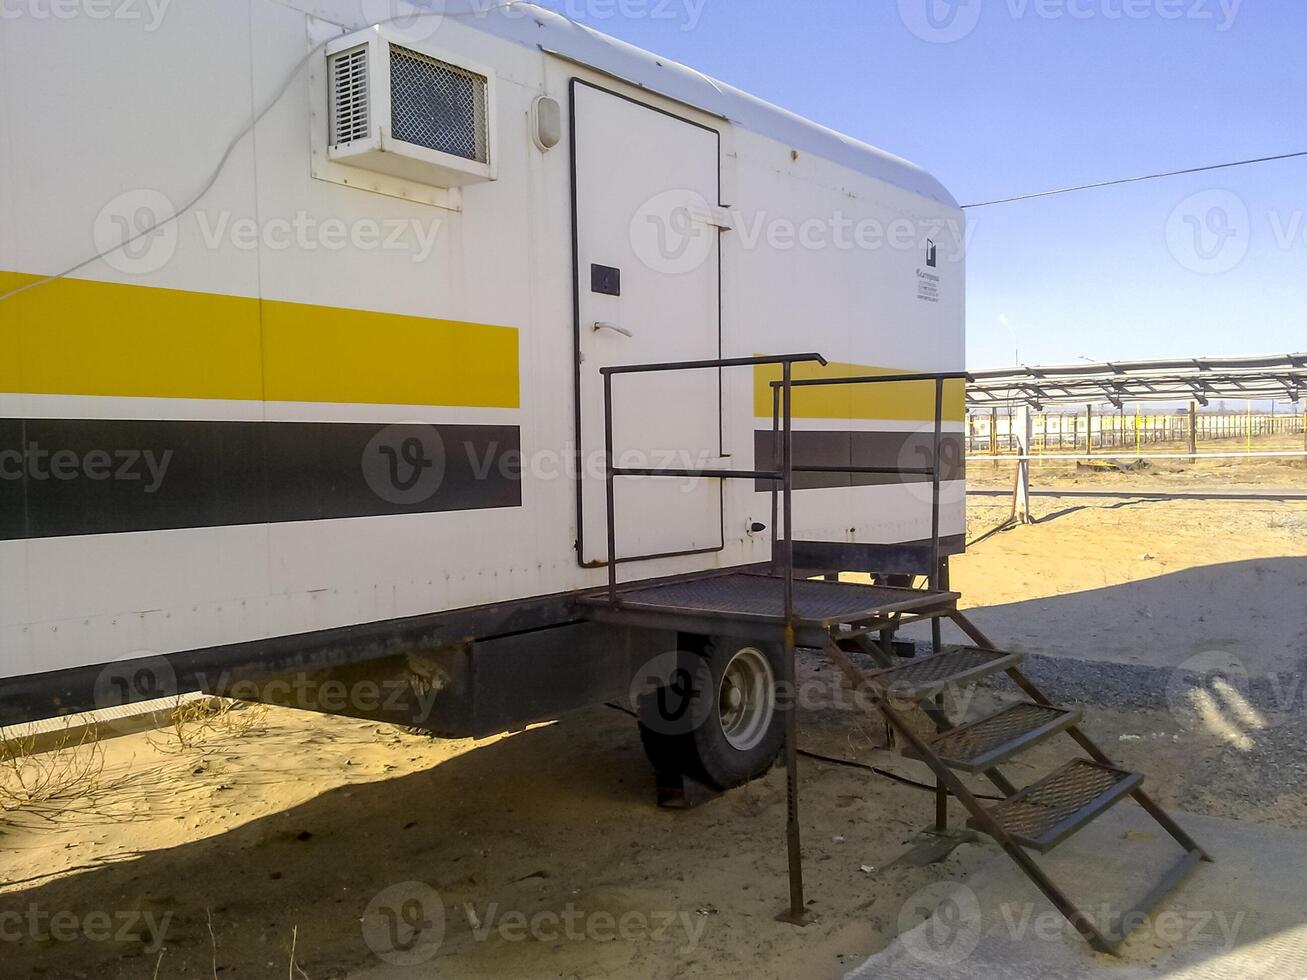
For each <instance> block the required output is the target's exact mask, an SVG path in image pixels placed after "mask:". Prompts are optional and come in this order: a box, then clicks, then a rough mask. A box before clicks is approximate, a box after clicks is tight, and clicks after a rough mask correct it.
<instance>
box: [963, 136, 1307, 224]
mask: <svg viewBox="0 0 1307 980" xmlns="http://www.w3.org/2000/svg"><path fill="white" fill-rule="evenodd" d="M1300 157H1307V150H1303V151H1301V152H1299V153H1283V154H1280V155H1279V156H1273V157H1258V158H1257V159H1255V160H1236V161H1235V162H1234V163H1217V164H1213V165H1212V166H1209V167H1191V168H1190V169H1188V170H1172V171H1169V172H1167V173H1164V174H1144V175H1143V176H1140V177H1120V178H1118V179H1116V180H1101V181H1098V182H1097V183H1094V184H1080V185H1078V186H1076V187H1062V188H1059V189H1058V190H1052V191H1039V192H1038V193H1036V194H1019V195H1017V196H1016V197H1004V198H1001V199H999V200H997V201H982V202H981V203H979V204H964V205H962V208H963V210H970V209H971V208H988V207H993V206H994V205H996V204H1015V203H1016V202H1018V201H1033V200H1035V199H1036V198H1041V197H1055V196H1057V195H1059V194H1074V193H1075V192H1077V191H1090V190H1096V189H1098V188H1100V187H1115V186H1117V185H1119V184H1138V183H1140V182H1142V181H1145V180H1161V179H1163V178H1165V177H1183V176H1185V175H1187V174H1203V173H1211V172H1212V171H1215V170H1229V169H1231V168H1232V167H1251V166H1252V165H1253V164H1257V163H1275V162H1277V161H1280V160H1296V159H1298V158H1300Z"/></svg>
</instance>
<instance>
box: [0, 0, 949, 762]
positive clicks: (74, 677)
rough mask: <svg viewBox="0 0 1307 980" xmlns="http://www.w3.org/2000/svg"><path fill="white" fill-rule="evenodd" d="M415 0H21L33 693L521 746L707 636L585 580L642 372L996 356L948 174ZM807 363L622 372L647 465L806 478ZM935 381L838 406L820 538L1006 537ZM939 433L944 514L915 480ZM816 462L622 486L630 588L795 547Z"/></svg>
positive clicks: (890, 364)
mask: <svg viewBox="0 0 1307 980" xmlns="http://www.w3.org/2000/svg"><path fill="white" fill-rule="evenodd" d="M373 7H374V4H373V3H371V2H369V0H254V2H252V3H248V4H245V3H241V4H233V3H231V2H229V0H191V2H187V3H184V4H183V3H177V4H172V5H167V4H163V5H156V8H151V9H159V10H160V14H159V16H158V17H157V18H154V19H152V18H146V17H142V18H120V17H117V16H113V17H108V18H104V17H101V16H91V14H90V12H89V11H90V6H89V5H88V7H87V10H88V12H87V13H80V14H78V15H76V16H71V17H69V18H56V17H37V16H32V15H26V16H24V15H19V16H16V17H12V18H9V17H7V18H4V19H0V91H2V92H3V95H2V96H0V161H3V167H2V174H3V177H2V179H0V724H8V723H15V722H21V721H27V720H32V719H37V718H42V717H48V716H52V715H56V714H61V713H67V712H71V711H77V710H84V709H88V708H93V707H97V706H103V705H106V704H112V703H118V702H121V701H124V700H136V699H145V698H148V697H153V696H158V695H159V694H161V693H169V692H171V691H173V690H192V689H203V690H210V691H218V692H223V693H235V694H237V695H238V696H246V697H251V698H261V699H264V700H272V701H277V702H279V703H289V704H294V705H296V706H299V707H309V708H313V709H315V710H327V711H339V712H342V713H347V714H354V715H362V716H364V717H378V718H386V719H389V720H399V721H403V722H404V723H409V724H419V725H422V726H423V727H426V728H429V729H430V730H432V731H435V732H438V733H441V734H447V735H482V734H488V733H490V732H495V731H502V730H507V729H510V728H513V727H516V726H519V725H523V724H526V723H529V722H532V721H536V720H540V719H544V718H550V717H556V716H557V715H559V714H561V713H562V712H564V711H566V710H569V709H571V708H575V707H579V706H583V705H587V704H591V703H595V702H598V701H601V700H604V699H607V698H610V697H612V696H614V694H617V693H621V692H623V691H625V690H626V689H627V687H628V685H629V684H630V682H631V680H632V677H633V675H634V674H635V673H636V672H637V668H638V667H639V666H640V665H641V664H643V663H644V662H645V661H647V660H648V659H649V658H650V657H652V656H654V655H655V654H657V653H660V652H662V651H664V650H669V649H673V648H683V647H684V646H685V645H686V643H685V637H684V635H682V636H680V637H678V636H676V635H675V633H670V634H669V633H668V632H667V631H666V630H661V631H660V630H656V629H641V628H637V627H632V626H630V625H613V624H611V623H608V624H605V623H603V622H598V621H596V617H592V616H590V615H587V614H586V613H585V612H584V610H581V611H578V606H577V605H576V603H575V599H576V597H577V596H578V595H582V594H585V593H586V592H587V591H588V590H594V589H597V588H602V587H603V586H604V584H605V582H606V581H607V576H608V567H607V566H608V559H609V554H608V547H607V532H608V525H607V521H606V512H605V511H606V507H605V465H606V462H607V461H608V456H607V455H606V453H605V446H604V416H603V404H602V400H603V385H602V381H601V374H600V371H601V369H602V368H604V367H608V366H613V365H628V364H643V363H649V362H679V361H687V360H704V359H707V360H717V359H729V358H741V357H753V356H757V355H774V354H784V353H790V352H795V351H815V352H820V353H821V354H823V355H825V356H826V358H827V359H828V360H829V361H830V362H831V363H830V365H829V366H828V367H825V368H823V367H821V366H820V365H818V364H815V363H809V362H801V363H798V364H796V365H795V367H794V370H795V377H796V378H798V379H815V378H819V377H832V376H843V375H868V374H878V375H879V374H885V373H893V372H919V373H929V374H935V373H941V372H958V371H960V370H961V369H962V367H963V357H964V352H963V347H964V328H963V322H964V314H963V310H964V261H963V259H964V247H963V244H964V240H965V235H964V233H963V229H964V225H963V217H962V212H961V211H960V210H959V209H958V207H957V205H956V202H955V201H954V200H953V199H952V197H950V196H949V194H948V192H947V191H945V190H944V188H943V187H941V186H940V184H939V183H938V182H936V181H935V180H934V179H932V178H931V177H929V176H928V175H927V174H925V173H923V172H922V171H921V170H919V169H917V168H916V167H914V166H912V165H910V164H908V163H906V162H904V161H902V160H900V159H897V158H895V157H892V156H890V155H888V154H885V153H882V152H880V151H878V150H876V149H873V148H871V147H869V146H866V145H864V144H862V143H859V142H857V141H855V140H852V139H849V138H847V137H844V136H841V135H839V134H836V133H834V132H831V131H829V130H827V129H824V128H822V127H820V126H818V125H815V124H813V123H811V122H808V121H806V120H803V119H800V118H798V117H796V116H794V115H792V114H790V113H787V112H785V111H783V110H781V109H778V108H776V107H774V106H771V105H768V104H766V103H763V102H761V101H759V100H757V99H754V98H752V97H750V96H748V95H745V94H744V93H742V92H739V91H737V90H735V89H732V88H731V87H729V86H727V85H725V84H722V83H720V82H716V81H714V80H712V79H710V78H707V77H706V76H704V75H703V74H701V73H699V72H697V71H694V70H693V69H690V68H686V67H683V66H681V65H678V64H674V63H672V62H670V61H668V60H666V59H662V58H658V57H656V56H654V55H652V54H649V53H647V52H644V51H640V50H638V49H635V48H633V47H631V46H629V45H626V44H624V43H621V42H619V41H616V40H613V39H611V38H608V37H604V36H602V35H600V34H598V33H596V32H595V31H593V30H591V29H589V28H586V27H583V26H580V25H578V24H575V23H572V22H570V21H568V20H566V19H564V18H562V17H560V16H558V15H556V14H554V13H551V12H549V11H546V10H544V9H541V8H538V7H535V6H532V5H530V4H526V3H507V4H487V3H474V4H472V5H471V6H464V7H462V8H458V9H456V5H449V6H448V7H446V5H443V4H438V5H432V6H427V7H424V6H423V5H421V4H418V5H417V6H416V7H411V8H410V7H407V6H405V5H402V4H401V5H400V6H399V7H398V8H397V11H396V12H395V13H394V14H387V15H385V19H384V20H383V21H382V22H380V23H377V22H376V20H375V18H376V16H377V15H376V14H375V13H374V12H373V11H372V9H371V8H373ZM380 7H381V9H382V10H383V11H385V10H388V9H389V8H390V5H389V4H386V3H382V4H380ZM96 9H97V10H99V9H100V8H99V5H96ZM780 371H781V368H780V367H779V366H778V365H776V364H761V363H760V364H757V365H753V366H751V367H749V368H744V369H735V370H725V369H723V370H709V371H697V372H668V373H659V374H641V375H629V376H622V377H621V378H620V379H618V381H617V383H616V390H615V393H614V400H615V407H614V416H613V421H614V439H615V445H614V460H615V462H616V463H617V465H619V466H623V467H627V468H637V469H638V468H642V467H643V468H658V469H667V468H674V469H676V468H679V469H683V470H702V469H710V470H718V469H733V470H742V471H750V470H765V469H767V468H768V465H767V464H768V460H769V459H770V457H771V454H772V450H773V449H775V448H776V447H775V443H774V440H773V435H772V404H773V402H772V392H773V387H772V383H773V382H774V381H776V380H777V379H778V378H779V377H780ZM935 387H936V386H935V385H934V384H933V383H931V382H930V381H929V380H921V381H915V382H905V383H902V384H890V385H874V386H864V387H840V386H835V387H813V388H809V389H798V390H796V391H795V395H794V397H795V401H794V419H795V421H794V428H795V432H794V460H795V461H796V462H798V463H800V464H802V463H807V464H808V465H809V468H810V471H809V472H806V473H801V474H800V475H799V477H798V483H797V484H796V487H797V491H798V492H797V493H796V494H795V496H794V533H793V534H792V535H790V537H791V538H792V539H793V540H794V548H795V553H796V561H797V562H798V564H799V566H800V567H802V568H804V569H808V570H811V571H821V572H831V571H838V570H855V569H856V570H862V571H869V572H874V573H878V574H887V575H888V574H896V573H898V574H904V573H917V574H927V573H931V572H934V571H935V570H936V568H935V567H932V566H931V560H930V556H931V555H932V548H931V544H930V542H931V539H932V536H933V535H932V531H933V530H938V541H939V545H940V548H939V551H938V552H937V553H938V554H942V555H948V554H950V553H956V552H957V551H959V550H960V549H961V547H962V533H963V529H964V513H963V510H964V486H963V472H962V451H961V433H962V424H963V391H962V383H961V382H960V381H949V382H948V383H947V385H945V387H944V394H945V397H944V400H943V403H942V419H943V424H942V427H941V431H942V441H941V443H939V444H938V445H937V444H936V442H935V432H936V418H935V397H934V396H935ZM940 445H942V447H943V451H942V453H937V450H938V449H939V446H940ZM933 454H935V455H936V457H937V458H938V459H939V460H941V461H942V464H941V467H940V468H939V477H940V479H939V486H938V500H939V507H938V516H939V521H938V527H937V528H932V511H933V508H932V502H933V500H934V499H935V497H936V493H935V491H936V488H935V487H934V486H933V485H932V480H931V479H930V477H929V476H926V475H924V474H922V473H918V474H916V475H912V476H904V475H903V474H901V473H898V472H889V471H898V470H902V469H914V468H916V469H920V468H922V467H924V466H926V464H928V463H929V462H930V461H931V459H932V456H933ZM823 466H824V467H826V468H827V469H826V470H824V471H820V472H818V471H817V470H818V469H819V468H820V467H823ZM843 466H850V467H862V468H864V470H876V469H879V470H884V471H886V472H878V473H869V472H863V473H861V474H858V473H853V474H850V473H848V472H835V471H836V470H838V469H840V468H841V467H843ZM771 489H772V488H771V486H769V485H768V484H767V483H765V482H753V481H740V480H721V479H692V478H688V477H687V478H685V479H680V480H667V479H646V480H631V479H627V480H621V481H620V482H619V485H618V487H617V491H616V499H615V504H616V513H617V514H618V522H617V524H616V526H615V528H614V531H615V538H616V547H617V551H618V556H619V559H620V560H621V564H620V578H621V580H622V581H623V582H628V583H629V582H647V581H661V580H671V579H679V578H685V577H687V576H688V577H693V576H697V575H704V574H709V573H715V572H718V571H721V570H729V569H740V568H749V567H754V566H760V565H764V564H765V563H768V562H770V561H771V560H772V558H773V554H772V551H773V533H774V531H775V528H774V527H773V526H772V525H773V523H774V522H773V520H772V518H771V498H772V495H771V492H770V491H771ZM641 556H658V557H653V558H642V557H641ZM701 639H702V643H700V644H699V646H698V647H697V649H698V650H699V652H700V653H703V652H704V650H706V649H708V647H709V646H712V641H711V640H707V639H703V638H701ZM695 642H698V641H695ZM692 645H693V644H692ZM736 652H737V651H734V650H728V651H727V652H726V654H725V655H724V656H725V658H726V659H725V660H724V661H723V663H722V664H721V665H719V666H720V667H721V669H725V668H726V667H727V666H729V665H730V664H732V663H737V661H735V660H733V659H732V657H734V655H735V653H736ZM747 659H748V658H746V660H745V661H739V662H738V663H737V666H736V667H733V668H731V669H736V670H747V669H755V670H760V671H762V674H760V675H757V676H763V677H770V676H771V675H770V674H768V673H767V671H766V669H765V668H764V666H763V665H760V664H759V663H756V662H755V663H753V664H752V668H750V664H749V663H748V662H746V661H747ZM714 669H717V668H714ZM288 676H295V677H297V678H299V680H300V681H301V682H302V683H298V684H296V685H285V684H283V685H282V686H281V687H280V688H274V687H269V685H268V681H269V679H276V678H282V679H284V678H286V677H288ZM327 678H330V679H333V680H339V679H342V678H343V679H346V680H350V679H352V680H354V681H360V682H361V681H365V680H376V679H381V678H385V679H388V680H392V681H394V682H395V683H396V684H397V685H398V687H397V688H396V690H397V691H399V690H402V692H403V694H402V697H397V698H395V699H383V701H384V702H385V703H382V704H373V703H361V702H360V701H358V700H357V699H350V698H346V699H345V700H344V702H342V703H339V704H331V703H328V702H327V700H326V699H325V698H324V697H323V696H322V694H321V690H320V685H321V683H322V681H323V680H324V679H327ZM246 682H248V683H249V684H251V685H253V686H252V687H249V688H246V689H245V690H244V691H242V689H241V686H240V685H241V684H243V683H246ZM714 682H716V681H714ZM423 698H425V700H423ZM419 701H420V702H421V703H420V704H419ZM768 710H770V709H768ZM753 721H754V722H757V721H758V719H757V718H755V719H754V720H753ZM763 722H764V728H767V729H768V730H771V728H773V727H774V726H772V718H771V716H770V715H767V716H766V717H765V718H763ZM744 741H745V742H747V739H746V740H744ZM741 744H744V743H741ZM762 749H763V750H764V751H766V752H770V754H771V755H774V754H775V750H776V743H775V742H774V741H773V740H771V739H768V740H766V743H765V744H764V745H762ZM756 754H757V753H755V755H756ZM764 761H765V762H766V763H770V757H768V758H767V759H765V760H764ZM745 768H746V769H747V770H748V773H746V775H752V774H755V773H756V771H757V770H758V768H759V767H758V764H757V760H754V761H751V762H749V763H748V764H747V765H746V766H745ZM742 772H743V770H742Z"/></svg>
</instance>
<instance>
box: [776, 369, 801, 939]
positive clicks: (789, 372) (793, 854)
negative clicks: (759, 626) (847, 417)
mask: <svg viewBox="0 0 1307 980" xmlns="http://www.w3.org/2000/svg"><path fill="white" fill-rule="evenodd" d="M793 381H794V365H793V364H792V363H791V362H789V361H786V362H785V364H784V365H783V375H782V388H783V389H784V390H783V391H782V398H783V401H784V404H783V408H782V411H783V414H784V431H783V433H782V435H781V440H782V442H781V473H782V477H783V479H782V487H781V492H782V495H783V497H784V503H783V506H784V510H785V547H784V551H783V552H782V555H783V561H782V562H781V565H782V568H783V570H784V573H785V583H784V594H785V649H784V652H783V655H782V656H783V658H784V671H785V696H786V698H787V699H788V702H789V703H788V704H787V705H786V706H785V796H786V821H785V842H786V850H787V854H788V858H789V870H790V909H789V914H788V916H786V918H787V919H788V921H790V922H792V923H794V924H795V925H803V924H804V923H805V922H806V921H807V918H806V913H807V908H806V905H805V902H804V900H803V850H802V842H801V840H800V836H799V692H798V690H797V687H798V682H797V677H798V667H797V664H796V662H795V657H796V650H795V638H794V399H793V395H794V389H793ZM773 540H774V538H773Z"/></svg>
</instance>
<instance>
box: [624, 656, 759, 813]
mask: <svg viewBox="0 0 1307 980" xmlns="http://www.w3.org/2000/svg"><path fill="white" fill-rule="evenodd" d="M680 646H681V647H682V649H681V651H680V652H678V653H677V654H676V655H675V658H676V660H675V669H674V671H668V669H667V668H664V670H663V676H664V678H665V679H666V680H668V681H669V682H668V683H666V684H664V686H663V687H661V688H659V689H658V690H656V691H650V692H647V693H645V694H644V695H642V696H641V697H640V698H639V700H638V706H639V712H638V713H639V717H640V739H641V741H642V742H643V743H644V749H645V754H646V755H648V757H649V761H650V762H651V763H653V766H654V768H655V769H656V770H657V771H659V772H661V773H667V774H679V775H686V776H689V777H692V778H694V779H697V780H699V781H701V782H703V783H705V784H706V785H708V786H712V787H715V788H716V789H719V790H728V789H733V788H735V787H737V786H742V785H744V784H745V783H748V782H751V781H753V780H755V779H758V778H760V777H762V776H764V775H766V774H767V772H768V770H770V769H771V767H772V764H773V763H774V762H775V761H776V758H777V756H778V755H780V751H781V748H782V747H783V745H784V742H785V716H784V713H783V712H782V711H781V709H780V707H779V705H778V704H777V690H776V688H777V684H778V683H779V681H780V678H781V677H782V670H781V665H782V661H781V655H782V654H781V651H780V649H779V648H777V647H775V646H771V645H764V644H757V643H746V642H743V641H739V640H731V639H724V638H712V639H709V638H706V637H688V636H686V637H682V638H681V643H680Z"/></svg>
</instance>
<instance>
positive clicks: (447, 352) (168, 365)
mask: <svg viewBox="0 0 1307 980" xmlns="http://www.w3.org/2000/svg"><path fill="white" fill-rule="evenodd" d="M39 278H40V277H37V276H27V275H20V274H17V273H7V272H0V295H3V294H4V293H7V292H9V291H10V290H13V289H17V288H20V287H22V286H25V285H27V284H29V283H32V282H36V281H37V280H38V279H39ZM0 391H3V392H10V393H17V394H47V395H116V396H121V397H143V398H209V399H223V400H228V399H230V400H238V401H258V400H267V401H298V402H336V403H344V404H391V405H450V406H466V407H476V408H518V407H520V404H521V396H520V387H519V365H518V331H517V330H516V329H515V328H512V327H497V326H489V325H486V324H479V323H460V322H457V321H452V320H436V319H428V318H426V317H416V316H401V315H397V314H389V313H372V312H367V311H363V310H346V309H338V308H335V307H326V306H308V305H304V304H300V303H282V302H274V301H268V300H258V299H251V298H248V297H240V296H222V295H218V294H214V293H196V292H186V291H182V290H176V289H155V288H152V287H144V286H132V285H122V284H118V283H104V282H91V281H89V280H83V279H62V280H59V281H58V282H53V283H48V284H46V285H42V286H37V287H35V288H33V289H29V290H27V291H26V292H23V293H20V294H18V295H16V296H12V297H10V298H9V299H6V300H0Z"/></svg>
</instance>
